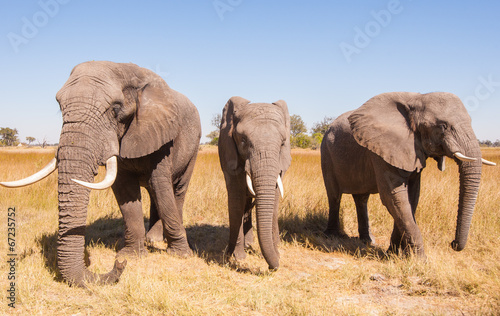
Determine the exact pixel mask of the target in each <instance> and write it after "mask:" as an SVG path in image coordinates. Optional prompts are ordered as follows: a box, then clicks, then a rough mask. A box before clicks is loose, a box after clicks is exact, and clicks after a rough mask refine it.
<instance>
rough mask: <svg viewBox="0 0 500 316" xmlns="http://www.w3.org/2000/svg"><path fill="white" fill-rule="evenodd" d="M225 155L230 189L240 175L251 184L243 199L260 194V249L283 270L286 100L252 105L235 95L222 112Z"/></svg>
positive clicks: (287, 137)
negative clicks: (281, 222)
mask: <svg viewBox="0 0 500 316" xmlns="http://www.w3.org/2000/svg"><path fill="white" fill-rule="evenodd" d="M219 157H220V162H221V167H222V170H223V172H224V175H225V178H226V185H227V186H228V187H229V186H231V185H233V184H232V183H231V181H233V179H235V178H239V179H240V180H241V179H246V181H245V180H243V181H240V182H239V183H245V182H246V184H247V186H248V191H247V188H245V187H243V188H242V191H244V192H241V194H243V198H245V197H247V196H249V195H252V196H254V198H255V205H256V215H257V233H258V237H259V244H260V248H261V250H262V254H263V256H264V258H265V259H266V261H267V263H268V264H269V267H270V268H271V269H275V268H277V267H278V266H279V253H278V251H277V246H278V245H277V243H278V240H279V235H278V232H279V230H278V227H277V207H278V198H279V193H278V191H281V194H283V186H282V182H281V178H282V177H283V176H284V174H285V172H286V170H287V169H288V167H289V166H290V163H291V155H290V117H289V114H288V107H287V104H286V102H285V101H282V100H280V101H277V102H274V103H272V104H267V103H250V101H248V100H245V99H243V98H241V97H232V98H231V99H229V101H228V102H227V104H226V105H225V107H224V110H223V113H222V120H221V129H220V137H219ZM228 194H229V193H228ZM231 198H232V197H231V196H229V199H231ZM229 211H230V212H231V209H230V210H229ZM230 224H231V223H230ZM277 239H278V240H277Z"/></svg>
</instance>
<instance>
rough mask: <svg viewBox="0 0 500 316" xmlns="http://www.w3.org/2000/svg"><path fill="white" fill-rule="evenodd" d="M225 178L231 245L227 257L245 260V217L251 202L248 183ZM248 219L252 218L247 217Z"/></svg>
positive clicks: (233, 178)
mask: <svg viewBox="0 0 500 316" xmlns="http://www.w3.org/2000/svg"><path fill="white" fill-rule="evenodd" d="M225 177H226V187H227V198H228V211H229V244H228V247H227V249H226V255H228V256H231V255H232V256H234V257H235V258H236V260H243V259H245V258H246V253H245V234H244V229H243V217H244V215H245V209H246V207H247V206H248V200H249V198H248V197H247V193H246V190H247V188H246V183H245V179H244V177H238V176H229V175H226V174H225ZM250 200H251V198H250ZM248 219H251V217H248V216H247V220H248ZM250 223H251V222H250ZM247 225H248V224H247Z"/></svg>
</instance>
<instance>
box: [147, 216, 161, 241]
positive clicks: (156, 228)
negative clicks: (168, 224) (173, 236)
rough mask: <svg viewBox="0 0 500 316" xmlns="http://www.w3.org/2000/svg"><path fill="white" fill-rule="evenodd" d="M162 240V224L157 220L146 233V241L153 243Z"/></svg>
mask: <svg viewBox="0 0 500 316" xmlns="http://www.w3.org/2000/svg"><path fill="white" fill-rule="evenodd" d="M160 241H163V225H162V223H161V221H157V222H156V223H155V224H154V225H153V227H151V229H150V230H149V231H148V233H147V234H146V242H148V243H155V242H160Z"/></svg>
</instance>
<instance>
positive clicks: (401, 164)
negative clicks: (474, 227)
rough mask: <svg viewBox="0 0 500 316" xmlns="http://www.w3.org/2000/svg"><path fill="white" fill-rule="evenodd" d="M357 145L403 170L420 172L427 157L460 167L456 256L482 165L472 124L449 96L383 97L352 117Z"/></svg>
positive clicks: (464, 238) (464, 239)
mask: <svg viewBox="0 0 500 316" xmlns="http://www.w3.org/2000/svg"><path fill="white" fill-rule="evenodd" d="M349 123H350V125H351V130H352V132H353V135H354V138H355V139H356V141H357V142H358V143H359V144H360V145H361V146H363V147H365V148H367V149H369V150H370V151H372V152H373V153H375V154H377V155H379V156H380V157H381V158H382V159H384V160H385V162H387V163H389V164H391V165H392V166H394V167H397V168H399V169H402V170H405V171H409V172H414V171H417V172H419V171H420V170H422V169H423V168H424V167H425V164H426V159H427V158H428V157H432V158H435V159H436V160H437V161H438V166H439V168H440V169H443V168H444V164H443V163H444V160H443V159H444V157H445V156H446V157H450V158H452V159H454V160H455V161H456V163H457V164H458V165H459V172H460V198H459V205H458V218H457V227H456V233H455V240H454V241H453V242H452V244H451V245H452V247H453V249H454V250H457V251H460V250H462V249H463V248H464V247H465V244H466V243H467V236H468V233H469V228H470V224H471V219H472V214H473V211H474V205H475V202H476V197H477V194H478V190H479V182H480V177H481V164H482V163H486V164H491V163H490V162H488V161H486V160H484V159H481V151H480V148H479V144H478V141H477V139H476V136H475V135H474V131H473V130H472V126H471V119H470V117H469V115H468V113H467V110H466V109H465V107H464V105H463V104H462V102H461V101H460V99H459V98H458V97H457V96H455V95H453V94H451V93H441V92H436V93H428V94H419V93H407V92H401V93H384V94H380V95H377V96H375V97H373V98H372V99H370V100H368V101H367V102H366V103H365V104H364V105H363V106H361V107H360V108H359V109H357V110H355V111H354V112H353V113H352V114H351V115H350V116H349Z"/></svg>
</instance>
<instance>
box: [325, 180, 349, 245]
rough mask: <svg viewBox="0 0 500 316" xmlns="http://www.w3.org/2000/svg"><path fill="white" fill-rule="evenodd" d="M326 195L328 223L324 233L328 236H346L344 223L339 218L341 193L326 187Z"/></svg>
mask: <svg viewBox="0 0 500 316" xmlns="http://www.w3.org/2000/svg"><path fill="white" fill-rule="evenodd" d="M327 196H328V205H329V214H328V225H327V227H326V230H325V232H324V233H325V234H326V235H328V236H335V237H341V238H347V234H346V233H345V232H344V223H343V222H342V221H341V218H340V201H341V199H342V194H339V193H338V192H337V191H333V190H332V189H330V190H328V189H327Z"/></svg>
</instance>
